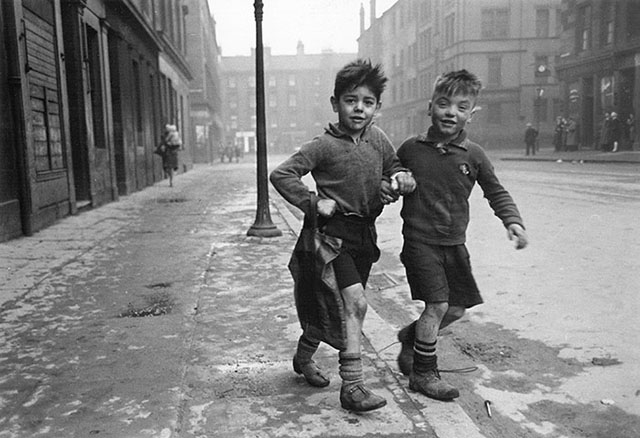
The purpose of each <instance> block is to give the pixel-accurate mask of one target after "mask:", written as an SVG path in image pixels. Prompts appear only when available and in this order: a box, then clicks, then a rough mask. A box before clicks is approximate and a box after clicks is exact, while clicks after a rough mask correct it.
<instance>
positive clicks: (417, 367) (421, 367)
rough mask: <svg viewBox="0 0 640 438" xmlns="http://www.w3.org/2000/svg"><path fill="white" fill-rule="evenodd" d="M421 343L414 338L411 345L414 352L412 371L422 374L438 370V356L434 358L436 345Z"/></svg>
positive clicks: (433, 343) (434, 342)
mask: <svg viewBox="0 0 640 438" xmlns="http://www.w3.org/2000/svg"><path fill="white" fill-rule="evenodd" d="M437 342H438V341H433V342H422V341H420V340H419V339H417V338H416V340H415V342H414V344H413V351H414V352H415V355H414V359H413V371H414V372H415V373H417V374H424V373H426V372H427V371H431V370H435V369H437V368H438V356H436V343H437Z"/></svg>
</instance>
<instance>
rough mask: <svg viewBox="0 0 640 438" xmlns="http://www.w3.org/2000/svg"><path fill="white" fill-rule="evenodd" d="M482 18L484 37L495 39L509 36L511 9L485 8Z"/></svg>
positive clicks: (482, 34) (482, 33)
mask: <svg viewBox="0 0 640 438" xmlns="http://www.w3.org/2000/svg"><path fill="white" fill-rule="evenodd" d="M481 20H482V21H481V24H480V25H481V31H480V32H481V33H480V35H481V37H482V38H484V39H494V38H507V37H508V36H509V9H503V8H499V9H483V10H482V18H481Z"/></svg>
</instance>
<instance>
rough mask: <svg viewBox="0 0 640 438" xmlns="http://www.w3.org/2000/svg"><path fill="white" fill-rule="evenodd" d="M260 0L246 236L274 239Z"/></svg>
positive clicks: (256, 6)
mask: <svg viewBox="0 0 640 438" xmlns="http://www.w3.org/2000/svg"><path fill="white" fill-rule="evenodd" d="M262 7H263V3H262V0H255V2H254V3H253V8H254V10H255V17H256V131H257V132H256V134H257V138H256V140H257V143H256V156H257V161H258V169H257V170H258V208H257V211H256V220H255V222H254V223H253V225H252V226H251V228H249V230H248V231H247V236H258V237H276V236H281V235H282V232H281V231H280V230H278V228H276V226H275V225H274V224H273V222H271V214H270V213H269V186H268V180H267V133H266V128H265V125H266V124H265V114H264V60H263V50H262Z"/></svg>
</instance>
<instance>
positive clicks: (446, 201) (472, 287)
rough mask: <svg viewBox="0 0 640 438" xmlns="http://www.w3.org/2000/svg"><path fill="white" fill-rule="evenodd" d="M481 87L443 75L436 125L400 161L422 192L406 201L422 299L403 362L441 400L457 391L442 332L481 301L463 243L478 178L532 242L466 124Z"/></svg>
mask: <svg viewBox="0 0 640 438" xmlns="http://www.w3.org/2000/svg"><path fill="white" fill-rule="evenodd" d="M481 87H482V84H481V83H480V80H479V79H478V78H477V77H476V76H475V75H474V74H472V73H469V72H468V71H467V70H459V71H454V72H449V73H446V74H444V75H442V76H441V77H439V78H438V79H437V81H436V84H435V88H434V90H433V96H432V99H431V101H430V103H429V114H430V115H431V122H432V124H431V127H430V128H429V130H428V131H427V132H426V133H423V134H420V135H417V136H414V137H411V138H409V139H408V140H405V142H404V143H403V144H402V145H401V146H400V147H399V148H398V158H399V159H400V163H401V164H402V165H403V166H405V167H407V168H408V169H409V170H411V171H412V172H413V174H414V176H415V179H416V182H417V189H416V190H415V191H414V192H412V193H409V194H406V195H405V196H404V199H403V205H402V212H401V214H402V219H403V226H402V235H403V237H404V245H403V247H402V253H401V255H400V259H401V260H402V263H403V264H404V267H405V271H406V274H407V281H408V283H409V287H410V289H411V297H412V299H414V300H417V301H422V302H424V308H423V311H422V314H421V315H420V318H419V319H418V320H417V321H415V322H413V323H412V324H410V325H409V326H407V327H405V328H403V329H402V330H400V333H398V339H399V340H400V342H401V343H402V349H401V351H400V355H399V356H398V367H399V368H400V371H401V372H402V373H403V374H405V375H409V388H410V389H412V390H414V391H417V392H421V393H422V394H424V395H426V396H427V397H431V398H434V399H437V400H450V399H453V398H456V397H458V396H459V392H458V389H457V388H455V387H454V386H453V385H451V384H449V383H447V382H445V381H444V380H442V379H441V377H440V373H439V371H438V356H437V349H436V343H437V340H438V331H439V329H441V328H444V327H446V326H448V325H449V324H451V323H453V322H455V321H456V320H458V319H459V318H461V317H462V316H463V315H464V313H465V310H466V309H467V308H470V307H473V306H475V305H477V304H480V303H482V297H481V295H480V291H479V290H478V286H477V284H476V282H475V279H474V277H473V273H472V271H471V265H470V262H469V253H468V251H467V248H466V245H465V241H466V231H467V226H468V222H469V196H470V195H471V192H472V189H473V187H474V186H475V184H476V182H477V183H478V184H479V185H480V187H481V188H482V191H483V192H484V196H485V197H486V198H487V200H488V201H489V205H490V206H491V208H492V209H493V211H494V213H495V215H496V216H497V217H498V218H500V219H501V221H502V223H503V225H504V227H505V228H506V230H507V235H508V237H509V239H511V240H513V241H515V245H516V249H522V248H524V247H526V246H527V243H528V238H527V234H526V232H525V230H524V225H523V222H522V218H521V216H520V213H519V212H518V209H517V207H516V204H515V202H514V201H513V199H512V197H511V195H510V194H509V193H508V192H507V190H506V189H505V188H504V187H503V186H502V184H500V182H499V181H498V178H497V177H496V175H495V172H494V169H493V165H492V164H491V161H490V160H489V158H488V157H487V155H486V153H485V152H484V150H483V149H482V148H481V147H480V146H479V145H478V144H476V143H474V142H473V141H471V140H469V138H468V137H467V132H466V131H465V129H464V128H465V126H466V124H467V123H468V122H469V121H470V120H471V118H472V117H473V114H474V112H475V111H476V109H477V108H476V100H477V97H478V94H479V92H480V89H481Z"/></svg>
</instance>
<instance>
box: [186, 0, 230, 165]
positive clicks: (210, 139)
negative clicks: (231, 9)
mask: <svg viewBox="0 0 640 438" xmlns="http://www.w3.org/2000/svg"><path fill="white" fill-rule="evenodd" d="M187 4H188V6H189V14H188V15H187V21H186V23H187V61H188V62H189V65H190V66H191V70H192V72H193V80H192V81H191V84H190V90H189V91H190V97H189V98H190V108H189V111H190V114H191V122H192V124H193V129H194V136H193V142H192V143H193V160H194V161H195V162H196V163H210V162H212V161H213V160H214V159H215V157H216V155H217V153H218V149H219V147H220V145H221V144H222V143H223V142H224V132H223V126H222V114H221V111H222V107H221V106H222V96H221V93H222V91H221V89H220V85H221V84H220V48H219V47H218V42H217V39H216V22H215V20H214V18H213V17H212V16H211V12H210V10H209V3H208V2H205V1H201V0H189V1H188V2H187Z"/></svg>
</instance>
